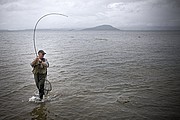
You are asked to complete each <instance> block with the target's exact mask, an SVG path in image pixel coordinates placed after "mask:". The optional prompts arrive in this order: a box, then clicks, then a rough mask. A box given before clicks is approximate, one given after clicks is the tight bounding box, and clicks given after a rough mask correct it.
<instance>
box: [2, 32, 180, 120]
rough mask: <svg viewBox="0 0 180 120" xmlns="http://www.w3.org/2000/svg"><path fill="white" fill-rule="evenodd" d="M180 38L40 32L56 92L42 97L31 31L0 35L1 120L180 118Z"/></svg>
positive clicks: (171, 35)
mask: <svg viewBox="0 0 180 120" xmlns="http://www.w3.org/2000/svg"><path fill="white" fill-rule="evenodd" d="M179 40H180V32H178V31H174V32H105V31H104V32H103V31H102V32H85V31H77V32H73V31H69V32H58V31H41V32H37V47H38V49H44V50H45V51H46V53H47V55H46V56H45V57H46V58H47V59H48V61H49V63H50V67H49V69H48V79H49V81H51V83H52V86H53V90H52V91H51V92H50V95H49V97H50V98H51V100H50V101H47V102H44V103H38V104H37V103H32V102H28V99H29V98H30V97H32V96H33V95H34V92H35V91H36V87H35V83H34V79H33V75H32V72H31V70H32V68H31V66H30V62H31V61H32V60H33V59H34V57H35V54H34V49H33V42H32V31H30V32H29V31H26V32H22V31H21V32H0V42H1V44H0V53H1V57H0V106H1V108H0V119H57V120H59V119H98V120H99V119H100V120H101V119H102V120H104V119H124V120H126V119H138V120H140V119H149V120H151V119H180V114H179V109H180V102H179V99H180V87H179V86H180V80H179V78H180V74H179V73H180V54H179V53H180V47H179V46H180V41H179Z"/></svg>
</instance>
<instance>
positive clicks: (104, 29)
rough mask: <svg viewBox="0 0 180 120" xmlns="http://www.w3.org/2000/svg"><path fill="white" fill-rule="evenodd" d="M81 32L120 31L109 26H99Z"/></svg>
mask: <svg viewBox="0 0 180 120" xmlns="http://www.w3.org/2000/svg"><path fill="white" fill-rule="evenodd" d="M82 30H83V31H120V29H118V28H115V27H113V26H111V25H99V26H96V27H91V28H85V29H82Z"/></svg>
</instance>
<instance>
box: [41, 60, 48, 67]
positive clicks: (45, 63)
mask: <svg viewBox="0 0 180 120" xmlns="http://www.w3.org/2000/svg"><path fill="white" fill-rule="evenodd" d="M42 65H43V66H44V67H49V63H48V61H47V59H45V61H44V62H42Z"/></svg>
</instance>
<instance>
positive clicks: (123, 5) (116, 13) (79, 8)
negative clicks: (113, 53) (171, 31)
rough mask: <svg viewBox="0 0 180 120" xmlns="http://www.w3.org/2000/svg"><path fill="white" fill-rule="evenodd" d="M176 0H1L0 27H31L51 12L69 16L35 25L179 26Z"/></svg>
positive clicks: (49, 18) (41, 26)
mask: <svg viewBox="0 0 180 120" xmlns="http://www.w3.org/2000/svg"><path fill="white" fill-rule="evenodd" d="M179 3H180V2H179V1H178V0H138V1H136V0H111V1H109V0H101V1H97V0H66V1H64V0H51V1H49V0H38V1H37V0H31V1H25V0H1V1H0V16H1V18H0V29H31V28H33V27H34V24H35V22H36V21H37V19H38V18H39V17H40V16H42V15H44V14H47V13H50V12H59V13H63V14H67V15H68V16H69V18H63V17H57V16H52V17H47V18H45V19H43V20H42V21H41V22H40V24H39V25H38V28H63V27H66V28H85V27H91V26H96V25H100V24H111V25H113V26H115V27H119V28H123V27H140V26H144V27H147V26H180V16H179V14H180V4H179Z"/></svg>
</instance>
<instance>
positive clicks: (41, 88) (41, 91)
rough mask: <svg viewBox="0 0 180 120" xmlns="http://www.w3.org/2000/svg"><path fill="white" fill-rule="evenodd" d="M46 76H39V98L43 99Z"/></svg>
mask: <svg viewBox="0 0 180 120" xmlns="http://www.w3.org/2000/svg"><path fill="white" fill-rule="evenodd" d="M45 78H46V74H39V97H40V99H43V95H44V82H45Z"/></svg>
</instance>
